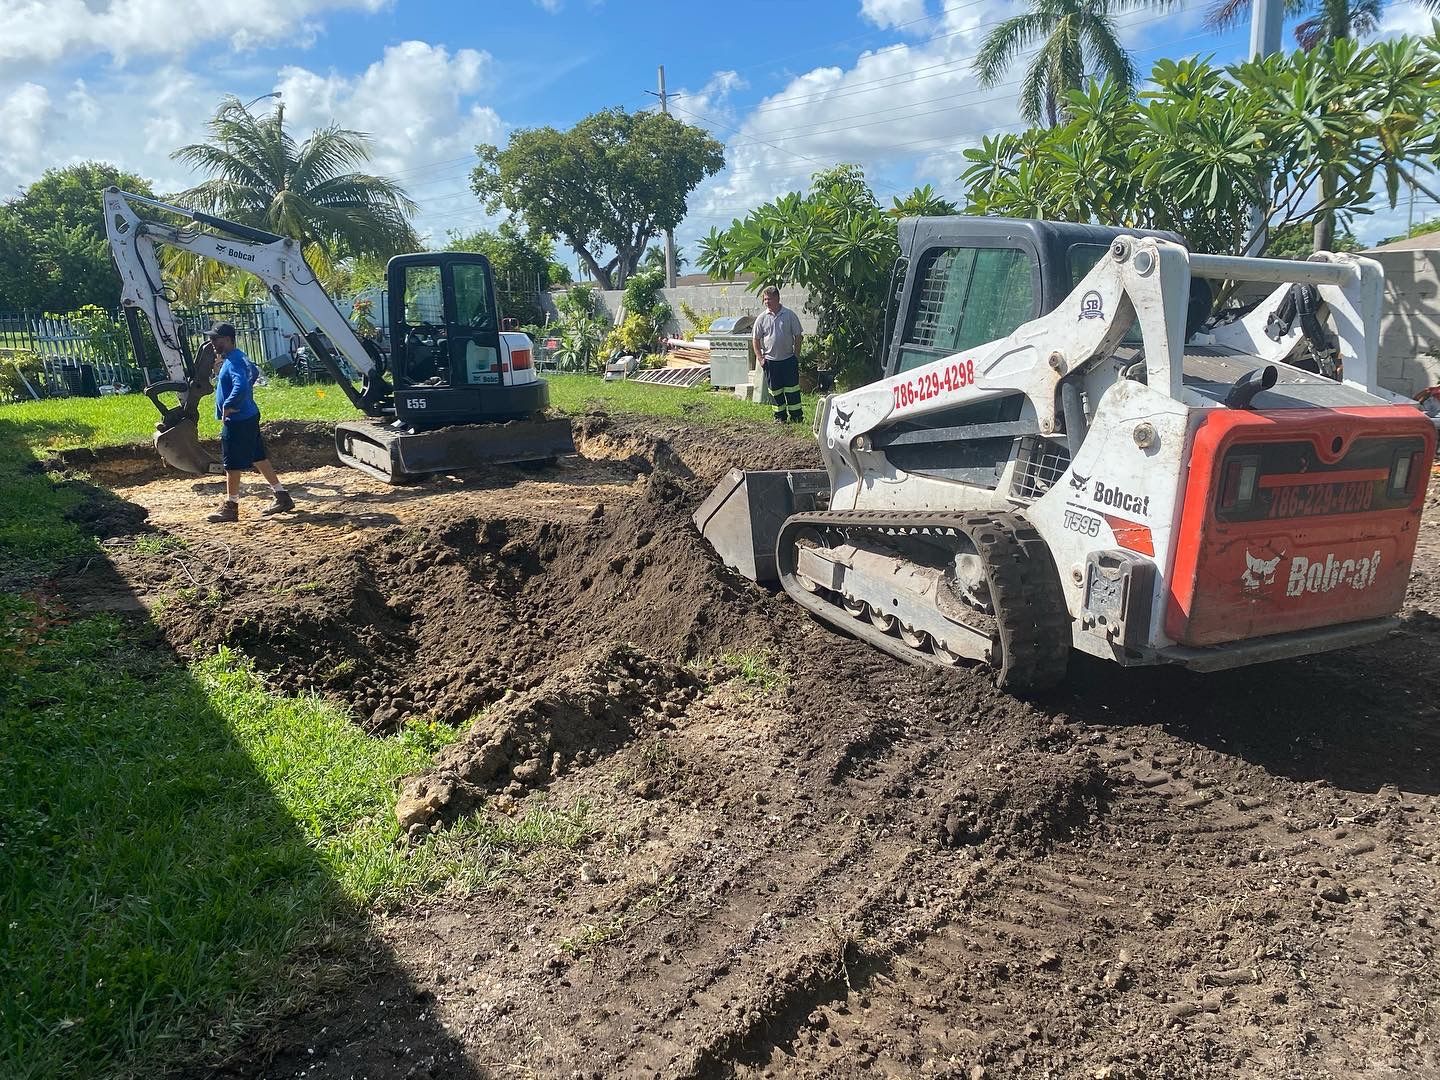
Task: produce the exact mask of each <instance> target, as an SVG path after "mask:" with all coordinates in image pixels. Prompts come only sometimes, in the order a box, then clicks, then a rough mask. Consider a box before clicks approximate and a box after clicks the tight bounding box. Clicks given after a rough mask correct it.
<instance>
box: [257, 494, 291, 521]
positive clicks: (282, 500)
mask: <svg viewBox="0 0 1440 1080" xmlns="http://www.w3.org/2000/svg"><path fill="white" fill-rule="evenodd" d="M294 509H295V500H294V499H292V498H291V497H290V492H288V491H277V492H275V501H274V502H272V503H271V504H270V505H269V506H267V507H265V509H264V510H261V511H260V513H261V515H262V516H264V517H269V516H270V515H271V514H283V513H285V512H286V511H287V510H294Z"/></svg>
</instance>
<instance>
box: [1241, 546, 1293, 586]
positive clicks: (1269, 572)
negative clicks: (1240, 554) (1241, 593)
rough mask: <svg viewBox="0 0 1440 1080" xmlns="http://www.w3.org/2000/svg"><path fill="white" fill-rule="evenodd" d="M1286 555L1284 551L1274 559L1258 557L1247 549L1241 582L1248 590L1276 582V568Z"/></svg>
mask: <svg viewBox="0 0 1440 1080" xmlns="http://www.w3.org/2000/svg"><path fill="white" fill-rule="evenodd" d="M1284 557H1285V553H1284V552H1283V551H1282V552H1281V553H1280V554H1279V555H1276V556H1275V557H1274V558H1273V559H1257V558H1256V557H1255V556H1254V555H1251V554H1250V552H1249V550H1248V549H1247V550H1246V552H1245V572H1244V573H1243V574H1241V575H1240V584H1241V585H1242V586H1244V589H1245V591H1246V592H1254V591H1255V590H1257V589H1259V588H1260V587H1261V586H1263V585H1274V584H1275V568H1276V567H1277V566H1279V565H1280V560H1281V559H1282V558H1284Z"/></svg>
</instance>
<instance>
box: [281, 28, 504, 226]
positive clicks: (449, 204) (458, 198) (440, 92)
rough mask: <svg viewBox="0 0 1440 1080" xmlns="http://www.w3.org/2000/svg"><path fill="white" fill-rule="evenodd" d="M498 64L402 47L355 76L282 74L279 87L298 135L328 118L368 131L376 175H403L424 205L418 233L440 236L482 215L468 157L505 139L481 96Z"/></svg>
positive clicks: (469, 52)
mask: <svg viewBox="0 0 1440 1080" xmlns="http://www.w3.org/2000/svg"><path fill="white" fill-rule="evenodd" d="M492 67H493V62H492V60H491V57H490V55H489V54H488V53H484V52H478V51H476V50H475V49H458V50H456V51H455V52H454V53H451V52H450V51H449V50H448V49H446V48H445V47H444V46H443V45H431V44H429V43H427V42H424V41H406V42H402V43H401V44H399V45H392V46H390V47H388V48H387V49H386V50H385V52H384V54H383V56H382V57H381V58H380V59H379V60H377V61H375V62H374V63H372V64H371V65H370V66H369V67H368V68H366V69H365V70H364V71H363V72H361V73H359V74H358V75H353V76H348V75H341V74H338V73H335V72H331V73H329V74H325V75H321V74H319V73H317V72H314V71H310V70H308V69H306V68H302V67H286V68H282V69H281V71H280V73H279V77H278V80H277V82H276V88H277V89H278V90H279V91H280V92H281V94H282V100H283V102H284V103H285V122H286V124H287V126H289V125H292V124H293V125H294V127H295V130H296V131H297V132H308V131H310V130H313V129H314V128H317V127H321V126H323V125H325V124H327V123H330V122H331V121H332V120H333V121H335V122H336V123H339V124H340V125H342V126H344V127H350V128H355V129H357V130H360V131H364V132H367V133H368V134H369V135H370V149H371V153H372V160H371V166H372V167H373V169H374V171H375V172H378V173H380V174H382V175H390V176H397V177H398V178H399V180H400V182H401V183H402V184H404V185H405V187H406V188H407V189H408V190H409V191H410V194H411V196H412V197H413V198H415V200H416V201H417V202H419V203H420V204H421V209H422V213H421V216H420V218H419V220H418V222H417V224H418V226H419V228H420V229H421V230H422V231H427V230H429V231H432V232H434V233H435V234H436V235H437V236H441V235H443V234H444V232H445V231H446V230H448V229H450V228H457V227H470V226H472V225H473V224H474V223H476V222H478V221H480V220H483V219H484V217H485V215H484V213H483V210H482V208H481V206H480V203H479V201H478V200H477V199H476V198H475V196H474V195H473V194H471V193H470V192H469V184H470V181H469V170H470V167H471V166H472V165H473V161H471V160H469V159H470V158H471V154H472V151H473V149H474V147H475V144H476V143H496V142H503V139H502V135H503V132H504V125H503V123H502V122H501V120H500V117H499V115H498V114H497V113H496V112H495V110H494V109H493V108H490V107H489V106H487V105H484V104H481V103H479V102H478V101H476V100H475V96H476V95H477V94H478V93H479V92H481V91H482V90H486V89H489V87H490V76H491V70H492Z"/></svg>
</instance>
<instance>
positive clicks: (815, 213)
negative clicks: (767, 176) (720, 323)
mask: <svg viewBox="0 0 1440 1080" xmlns="http://www.w3.org/2000/svg"><path fill="white" fill-rule="evenodd" d="M923 190H924V189H921V190H920V191H917V192H913V193H912V194H911V195H910V196H908V197H907V199H906V200H903V201H910V200H915V201H916V202H917V203H918V202H924V201H926V200H927V199H930V198H933V193H931V194H930V195H928V196H927V195H923V194H922V192H923ZM700 248H701V256H700V266H701V268H702V269H704V270H705V272H706V273H709V274H711V275H713V276H715V277H721V278H729V277H731V276H733V275H734V274H735V273H736V272H737V271H746V272H749V273H752V274H754V275H755V283H754V288H756V289H758V288H760V287H762V286H764V285H768V284H774V285H779V286H781V287H782V290H783V287H784V286H785V285H788V284H791V283H794V284H797V285H801V286H803V287H804V288H805V290H806V292H807V294H808V299H807V301H806V308H807V310H809V311H810V312H811V313H812V314H814V315H815V316H816V321H817V333H816V334H815V335H813V338H814V340H815V341H816V342H817V347H818V355H820V356H823V357H825V358H826V359H827V360H828V361H829V363H830V364H832V365H833V366H835V367H836V368H837V369H838V370H839V371H840V373H841V376H842V377H843V378H844V379H845V380H846V381H847V382H848V383H850V384H851V385H857V384H859V383H862V382H865V381H868V380H869V379H870V378H873V377H874V375H875V373H876V372H877V371H878V364H879V358H880V352H881V347H882V344H883V343H882V341H881V337H882V334H883V323H884V314H885V295H886V285H887V283H888V282H889V280H890V271H891V267H892V266H893V265H894V263H895V259H896V258H897V257H898V256H899V254H900V248H899V244H898V243H897V241H896V238H895V218H894V217H893V216H892V215H891V214H890V213H888V212H886V211H884V210H882V209H881V207H880V204H879V202H878V201H877V200H876V198H875V193H874V192H873V191H872V190H871V189H870V185H869V184H867V183H866V182H865V174H864V173H863V172H862V171H861V170H860V169H859V167H858V166H854V165H838V166H836V167H835V168H832V169H826V170H823V171H821V172H818V173H816V174H815V176H814V178H813V181H812V184H811V188H810V192H809V194H808V195H801V194H799V193H798V192H791V193H790V194H788V195H784V196H782V197H780V198H779V199H776V200H775V201H774V202H773V203H767V204H765V205H764V206H760V207H758V208H756V209H755V210H752V211H751V212H750V213H749V214H748V215H747V216H746V217H745V218H744V219H743V220H737V221H735V222H734V223H732V224H731V226H730V228H729V229H727V230H725V231H724V232H723V233H722V232H719V231H717V230H715V229H712V230H711V231H710V234H709V235H708V236H706V237H705V238H704V239H703V240H702V241H701V244H700ZM806 340H807V342H810V341H811V340H812V337H810V336H807V339H806ZM803 360H804V358H803V357H802V362H803Z"/></svg>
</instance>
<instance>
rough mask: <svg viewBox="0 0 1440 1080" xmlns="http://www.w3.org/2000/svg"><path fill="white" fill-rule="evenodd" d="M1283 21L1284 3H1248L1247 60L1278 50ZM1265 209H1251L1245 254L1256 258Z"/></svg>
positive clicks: (1258, 0)
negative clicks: (1248, 55) (1249, 236)
mask: <svg viewBox="0 0 1440 1080" xmlns="http://www.w3.org/2000/svg"><path fill="white" fill-rule="evenodd" d="M1284 21H1285V0H1251V4H1250V59H1251V60H1263V59H1265V57H1267V56H1269V55H1271V54H1272V53H1277V52H1279V51H1280V33H1281V30H1282V29H1283V26H1284ZM1261 180H1262V183H1261V190H1262V191H1263V190H1265V189H1266V188H1268V187H1269V186H1270V177H1269V176H1265V177H1262V178H1261ZM1264 224H1265V208H1264V207H1263V206H1252V207H1251V208H1250V235H1251V236H1252V237H1254V239H1253V240H1251V241H1250V247H1249V250H1247V251H1246V252H1245V254H1247V255H1259V254H1260V251H1261V249H1262V248H1263V247H1264V245H1265V232H1264V229H1263V226H1264Z"/></svg>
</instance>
